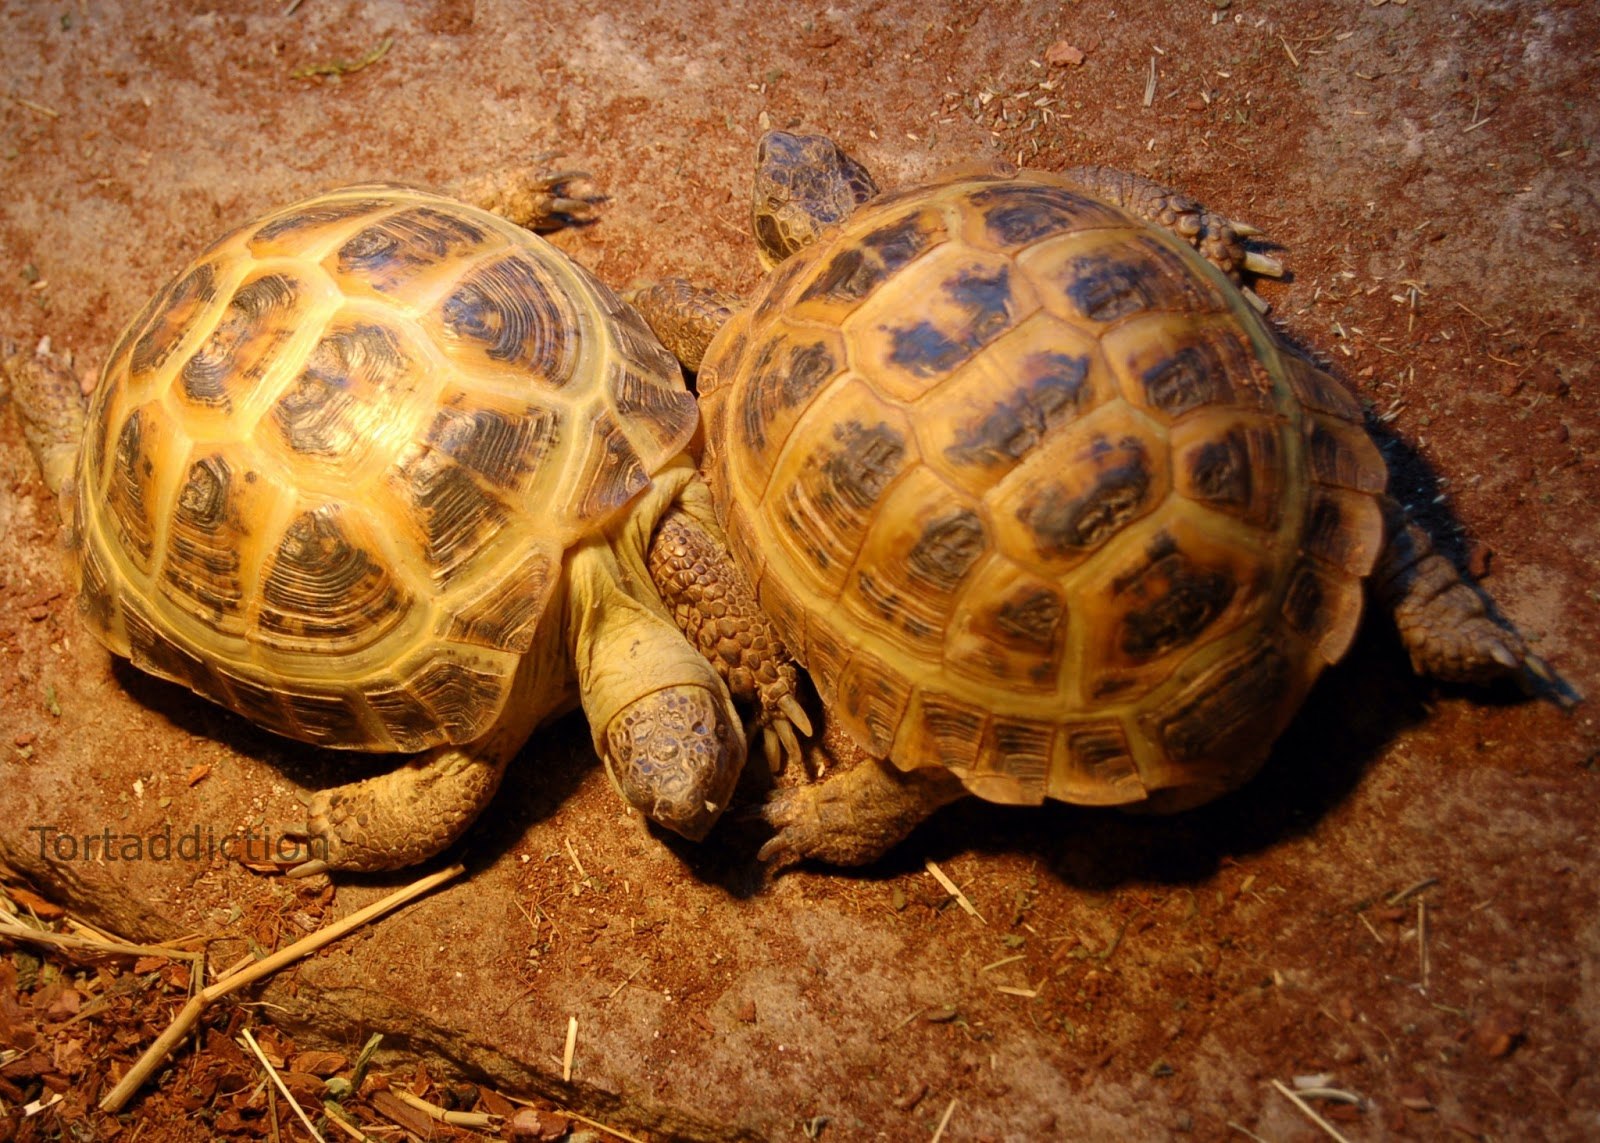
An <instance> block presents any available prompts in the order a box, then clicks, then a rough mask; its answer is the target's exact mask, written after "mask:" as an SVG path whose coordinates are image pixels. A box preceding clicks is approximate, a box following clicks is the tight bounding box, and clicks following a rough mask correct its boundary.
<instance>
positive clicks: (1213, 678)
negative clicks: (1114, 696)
mask: <svg viewBox="0 0 1600 1143" xmlns="http://www.w3.org/2000/svg"><path fill="white" fill-rule="evenodd" d="M1292 670H1293V668H1292V667H1291V665H1290V662H1289V659H1288V657H1287V656H1286V655H1285V654H1284V652H1283V651H1282V650H1280V649H1279V648H1278V647H1277V646H1276V644H1274V643H1272V642H1268V641H1255V642H1252V643H1250V644H1248V645H1246V646H1244V647H1242V648H1239V649H1238V650H1237V651H1235V652H1233V653H1232V654H1230V655H1228V656H1227V657H1225V658H1223V659H1220V660H1218V661H1216V662H1214V663H1212V664H1211V665H1210V666H1209V667H1208V668H1207V669H1205V670H1203V671H1202V672H1200V673H1199V674H1198V675H1196V676H1194V677H1193V678H1190V679H1188V680H1186V682H1185V683H1184V684H1183V685H1182V686H1181V687H1179V688H1178V690H1177V691H1176V692H1175V693H1174V694H1172V695H1171V696H1169V697H1168V698H1166V699H1165V700H1164V701H1162V702H1161V703H1159V704H1157V705H1155V706H1154V707H1152V708H1151V709H1150V710H1149V711H1147V712H1146V713H1145V714H1143V715H1141V717H1140V724H1141V727H1142V729H1143V730H1144V732H1145V734H1146V735H1148V736H1149V737H1150V739H1151V741H1153V742H1155V743H1157V744H1159V745H1160V746H1161V747H1162V748H1163V749H1164V751H1165V753H1166V755H1167V757H1168V758H1170V759H1171V760H1172V761H1173V762H1174V763H1176V764H1178V765H1181V766H1187V767H1191V768H1199V767H1205V766H1208V765H1209V766H1210V767H1212V768H1214V770H1215V771H1216V772H1217V773H1220V774H1221V775H1223V776H1224V784H1225V785H1232V784H1234V782H1233V781H1230V780H1229V779H1235V778H1237V779H1242V778H1243V777H1246V776H1248V774H1249V773H1250V772H1251V771H1252V770H1254V768H1255V767H1256V766H1257V765H1258V764H1259V763H1260V761H1261V759H1262V758H1263V757H1265V755H1266V751H1267V747H1268V746H1270V745H1271V743H1272V740H1273V739H1274V738H1276V737H1277V733H1278V731H1279V730H1281V729H1282V723H1283V721H1285V715H1286V713H1287V712H1286V711H1285V707H1288V708H1289V709H1291V710H1292V709H1293V706H1295V705H1298V698H1299V695H1298V694H1292V693H1291V690H1292V689H1295V688H1292V675H1291V672H1292ZM1290 700H1293V701H1292V702H1291V701H1290ZM1210 776H1212V775H1208V777H1210Z"/></svg>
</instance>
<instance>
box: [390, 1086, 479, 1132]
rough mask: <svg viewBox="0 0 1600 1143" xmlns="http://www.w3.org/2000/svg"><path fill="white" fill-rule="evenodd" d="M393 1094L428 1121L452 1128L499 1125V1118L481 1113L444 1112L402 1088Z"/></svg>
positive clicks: (394, 1089)
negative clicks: (445, 1124)
mask: <svg viewBox="0 0 1600 1143" xmlns="http://www.w3.org/2000/svg"><path fill="white" fill-rule="evenodd" d="M391 1090H393V1092H394V1094H395V1095H396V1096H398V1097H399V1099H400V1102H401V1103H403V1104H406V1105H407V1106H408V1107H414V1108H416V1109H417V1110H418V1111H420V1112H422V1114H424V1115H426V1116H427V1117H428V1118H429V1119H432V1120H434V1121H435V1122H437V1123H448V1124H449V1125H450V1126H452V1127H481V1128H485V1129H490V1128H495V1127H498V1126H499V1125H500V1117H499V1116H497V1115H490V1114H488V1113H487V1112H483V1111H446V1110H445V1109H444V1108H442V1107H440V1106H438V1105H437V1104H432V1103H429V1102H428V1101H427V1100H425V1099H423V1098H422V1097H421V1096H420V1095H412V1094H411V1093H410V1092H409V1091H406V1090H405V1089H404V1088H398V1087H397V1088H393V1089H391Z"/></svg>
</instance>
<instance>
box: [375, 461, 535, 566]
mask: <svg viewBox="0 0 1600 1143" xmlns="http://www.w3.org/2000/svg"><path fill="white" fill-rule="evenodd" d="M401 483H402V486H403V487H404V489H405V493H406V497H407V499H408V500H409V501H410V503H411V508H412V512H413V514H414V515H415V517H416V519H417V520H418V522H419V523H421V525H422V533H423V547H422V553H423V556H424V557H425V558H426V559H427V561H428V567H429V570H430V571H431V572H432V573H433V577H434V581H435V582H437V583H440V584H444V583H448V582H449V581H450V579H451V577H452V576H453V575H455V574H456V572H458V571H459V570H460V569H461V567H462V565H463V564H465V563H467V561H469V560H470V559H471V558H472V557H473V556H475V555H476V554H477V553H478V552H480V551H482V550H483V548H484V547H485V546H486V545H487V544H488V543H489V542H490V541H491V540H493V539H494V537H495V536H496V534H498V533H499V531H500V529H501V528H503V527H504V526H505V523H506V520H507V519H508V518H509V513H508V512H507V511H506V507H505V505H504V504H502V503H501V502H500V501H499V500H496V499H495V498H494V497H492V496H490V495H489V494H488V493H486V492H485V491H484V490H483V489H482V488H479V487H478V484H477V482H476V481H474V480H473V479H472V477H471V476H470V475H469V474H468V473H467V471H466V470H465V469H463V468H461V467H460V466H459V465H457V464H456V463H454V462H453V461H452V460H450V459H449V458H448V457H446V456H441V455H440V454H439V453H437V452H434V451H433V450H432V449H425V450H422V451H420V452H418V453H417V454H416V455H414V456H413V457H411V458H410V459H409V460H408V461H407V462H406V463H405V464H404V465H403V466H402V468H401Z"/></svg>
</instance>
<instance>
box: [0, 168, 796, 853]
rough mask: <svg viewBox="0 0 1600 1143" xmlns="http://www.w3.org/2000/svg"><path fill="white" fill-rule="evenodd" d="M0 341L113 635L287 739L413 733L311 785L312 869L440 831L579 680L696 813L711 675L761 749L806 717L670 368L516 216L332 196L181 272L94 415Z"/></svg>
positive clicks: (424, 849) (637, 800)
mask: <svg viewBox="0 0 1600 1143" xmlns="http://www.w3.org/2000/svg"><path fill="white" fill-rule="evenodd" d="M541 205H542V206H545V207H550V208H554V209H560V208H563V207H566V206H568V205H570V200H567V199H564V198H561V197H560V196H559V195H556V194H553V193H552V194H547V195H546V196H545V198H544V199H542V200H539V201H538V202H536V203H535V206H536V207H538V206H541ZM545 213H548V211H545V212H541V211H540V210H538V209H534V210H531V211H530V210H525V211H524V212H523V214H524V217H523V218H520V219H519V221H520V222H526V223H532V222H539V221H543V219H544V216H545ZM6 364H7V367H8V369H7V371H8V372H9V373H10V374H11V375H12V381H13V386H14V388H15V390H16V392H17V396H18V402H19V406H21V407H22V409H23V412H24V420H25V423H26V427H27V428H28V431H29V436H30V440H31V441H32V442H33V443H34V445H35V451H36V453H37V454H38V455H39V457H40V461H41V466H42V467H43V469H44V470H45V473H46V476H47V479H48V480H49V481H50V483H51V484H52V485H54V486H56V487H57V488H58V489H62V490H64V491H66V492H67V493H69V494H70V493H72V492H73V490H74V489H75V495H68V496H64V497H63V508H64V513H65V515H66V516H67V518H68V531H69V551H70V557H71V559H70V562H71V565H72V568H73V570H74V573H75V578H76V580H77V582H78V584H79V586H80V589H81V591H80V595H79V599H80V610H81V612H82V614H83V616H84V617H85V618H86V620H87V622H88V625H89V627H90V628H91V629H92V630H93V631H94V633H95V634H96V635H98V636H99V637H100V639H102V640H103V641H104V642H105V644H106V645H107V646H108V647H110V649H111V650H112V651H114V652H115V653H117V654H118V655H122V656H126V657H127V658H129V659H131V660H132V661H133V662H134V663H135V664H136V665H137V666H139V667H141V668H143V669H145V670H147V671H149V672H151V673H153V674H156V675H159V676H162V677H164V678H167V679H172V680H175V681H177V682H179V683H182V684H184V685H185V686H188V687H191V688H192V689H194V690H195V691H197V692H198V693H200V694H202V695H204V696H206V697H207V698H210V699H213V700H215V701H216V702H218V703H221V704H222V705H224V706H226V707H229V708H231V709H232V710H235V711H237V712H239V713H240V714H242V715H244V716H246V717H247V718H249V719H251V720H253V721H254V722H256V723H258V724H260V725H261V726H263V727H267V728H269V729H271V730H274V731H277V732H279V733H281V734H284V735H288V736H289V737H291V738H295V739H299V740H301V741H304V742H309V743H316V744H319V745H322V746H329V747H341V748H347V749H351V750H362V751H381V752H400V753H406V754H412V755H414V756H413V757H412V758H410V759H408V760H407V762H406V763H405V764H404V765H402V766H399V767H397V768H395V769H392V770H390V771H389V772H387V773H383V774H380V775H378V776H376V777H372V778H369V779H366V780H363V781H361V782H357V783H354V784H352V785H347V786H340V787H335V788H333V789H330V790H325V791H323V792H322V793H321V794H320V795H318V796H317V797H316V798H315V799H313V800H312V802H311V810H310V816H309V821H308V823H307V827H306V828H307V832H308V833H309V834H310V835H311V836H312V837H313V838H314V839H320V841H321V843H322V844H323V845H326V847H327V848H326V850H323V849H320V848H319V849H317V850H315V851H314V852H316V853H317V855H318V858H319V860H318V861H315V862H311V863H308V866H307V868H312V869H315V868H322V867H323V866H324V865H326V866H332V867H341V868H348V869H377V868H390V867H396V866H400V865H405V864H409V863H412V862H415V861H419V860H422V859H423V858H425V857H427V856H429V855H431V854H433V853H435V852H437V851H439V850H440V849H442V848H444V847H445V846H446V845H448V844H449V843H450V842H452V841H453V840H454V839H455V838H456V837H458V836H459V835H460V834H461V833H462V832H463V831H464V830H465V829H466V827H467V826H468V825H469V824H470V823H471V822H472V820H473V819H474V818H475V817H476V816H477V814H478V812H479V810H480V809H481V808H482V807H483V806H484V805H485V804H486V803H487V801H488V800H489V798H490V797H491V796H492V794H493V793H494V790H495V788H496V786H497V785H498V783H499V781H500V778H501V775H502V774H503V772H504V771H505V768H506V765H507V763H508V761H509V760H510V759H511V758H512V756H513V755H515V754H516V752H517V751H518V749H519V748H520V747H521V746H522V745H523V743H524V742H525V741H526V740H527V738H528V737H529V735H530V734H531V733H532V731H533V730H534V728H535V727H536V726H537V725H538V724H539V723H541V722H542V721H544V720H546V719H547V718H549V717H551V716H552V715H554V714H556V713H558V712H561V711H563V710H565V709H567V708H569V707H571V706H573V705H574V704H575V702H576V701H579V700H581V703H582V706H583V709H584V711H585V714H586V715H587V717H588V719H589V722H590V726H591V728H592V732H593V735H594V741H595V745H596V748H597V749H598V750H599V751H600V753H601V754H602V756H603V757H604V758H605V760H606V763H607V766H608V768H609V770H610V772H611V774H612V776H613V778H614V779H616V781H617V784H618V785H619V786H620V787H621V789H622V791H623V793H624V794H625V795H626V796H627V797H628V799H629V800H630V801H632V802H633V803H634V804H635V805H637V806H638V807H639V808H640V809H641V810H643V811H644V812H645V813H646V814H647V815H648V816H649V817H651V818H653V819H654V820H656V821H658V822H660V823H662V824H664V825H667V826H669V827H671V828H672V829H674V830H677V831H678V832H680V833H682V834H684V835H686V836H689V837H696V838H698V837H700V836H702V835H704V833H705V832H706V831H707V830H708V829H709V828H710V826H711V825H712V823H713V822H715V820H716V818H717V816H718V814H719V813H720V812H721V810H722V809H723V807H724V806H726V804H727V802H728V799H729V797H730V796H731V794H732V789H733V785H734V783H735V780H736V778H737V775H738V771H739V768H740V766H742V764H743V761H744V756H745V738H744V734H743V730H742V727H741V725H740V721H739V719H738V718H737V716H736V714H735V710H734V707H733V706H732V704H731V701H730V697H729V690H730V688H731V690H732V692H733V694H734V695H737V696H739V697H741V698H742V699H749V700H753V701H755V702H756V703H758V704H759V705H760V707H761V710H762V714H761V720H762V722H763V723H764V724H765V727H766V730H767V732H768V733H767V736H766V742H767V747H768V749H769V751H775V750H777V749H780V748H781V746H780V745H779V744H780V742H787V743H788V744H789V745H791V746H793V744H794V741H795V740H794V735H793V731H792V729H791V727H790V723H789V721H788V718H787V716H786V713H785V712H786V711H787V712H788V713H789V714H792V715H794V716H795V717H796V718H798V719H799V720H800V724H801V726H802V727H804V726H805V723H804V718H805V716H804V714H803V712H801V710H800V708H799V707H798V706H797V705H795V702H794V699H793V697H792V695H791V689H790V688H791V686H792V682H793V677H794V676H793V668H792V667H789V666H787V665H786V664H784V663H780V662H779V661H778V659H777V658H776V656H775V651H776V646H775V640H774V639H773V637H772V636H771V633H770V630H769V628H768V625H767V623H766V621H765V619H764V618H763V617H762V616H761V614H760V613H759V611H758V610H757V608H756V605H755V602H754V599H753V596H752V594H751V592H750V589H749V587H748V585H747V583H746V582H745V581H744V580H743V578H742V577H741V576H740V575H739V574H738V573H737V571H735V570H734V569H733V568H732V567H731V565H730V563H729V562H728V560H727V559H726V556H725V552H726V546H727V545H726V541H725V540H724V539H723V538H722V533H721V529H720V527H719V526H718V525H717V523H716V520H715V516H714V513H713V511H712V509H711V506H710V501H709V496H708V495H707V493H706V490H705V486H704V485H703V484H702V483H701V482H700V480H699V478H698V476H697V475H696V473H695V467H694V464H693V462H692V460H691V459H690V458H689V456H688V455H686V453H685V449H686V447H687V446H688V445H689V442H690V440H691V438H692V437H693V435H694V433H695V431H696V427H697V424H698V416H697V411H696V407H695V403H694V399H693V397H692V395H691V394H690V393H689V392H688V391H687V390H686V389H685V387H684V385H683V379H682V375H681V373H680V372H679V369H678V365H677V363H676V362H675V361H674V360H673V359H672V357H671V356H670V355H669V354H668V353H667V352H666V351H665V350H664V349H663V348H662V347H661V346H660V344H659V343H658V342H657V341H656V339H655V338H654V337H653V336H652V334H651V333H650V331H649V329H647V328H646V327H645V325H644V324H643V323H642V322H641V321H640V319H639V317H638V315H637V314H636V313H635V312H634V311H633V309H632V308H631V307H630V306H628V305H627V304H625V303H624V302H622V301H621V300H619V299H618V298H617V297H616V295H615V294H613V293H612V292H611V291H610V290H609V289H607V288H606V287H605V286H604V285H602V284H601V283H600V282H599V281H597V280H596V279H595V278H594V277H593V276H592V275H590V274H589V273H587V272H586V271H585V270H583V269H582V268H581V267H579V266H577V265H576V264H574V263H573V262H572V261H570V260H569V259H567V258H566V257H565V256H564V255H562V254H561V253H560V252H559V251H557V250H556V249H555V248H554V247H553V246H551V245H550V244H548V243H547V242H545V241H544V240H543V239H541V238H539V237H537V236H536V235H534V234H531V233H529V231H528V230H527V229H524V228H523V226H520V225H513V224H512V223H511V222H510V221H507V220H506V219H505V218H501V217H497V216H496V215H493V214H490V213H487V212H486V211H483V210H479V209H476V208H474V207H471V206H466V205H463V204H461V203H459V202H455V201H452V200H450V199H448V198H443V197H439V196H437V195H432V194H428V193H425V192H422V191H418V190H414V189H409V188H404V187H394V186H358V187H351V188H347V189H343V190H338V191H334V192H332V193H329V194H324V195H320V196H318V197H315V198H311V199H308V200H306V201H304V202H299V203H296V204H294V205H293V206H290V207H287V208H285V209H283V210H279V211H277V212H275V213H273V214H270V215H268V216H266V217H265V218H262V219H259V220H257V221H254V222H252V223H250V224H248V225H246V226H244V227H242V228H240V229H238V230H236V231H234V232H233V233H231V234H229V235H227V236H226V237H224V238H222V239H221V240H220V241H218V242H216V243H214V244H213V245H212V246H210V247H209V248H208V249H207V250H206V251H205V252H204V253H202V254H201V255H200V256H199V257H198V258H197V259H195V261H194V262H192V263H191V264H190V265H189V266H188V267H187V268H186V269H184V270H183V271H182V272H180V273H179V274H178V275H177V276H176V277H174V278H173V279H172V280H171V282H170V283H169V284H168V285H167V286H166V287H165V288H164V289H162V290H161V291H160V293H158V294H157V295H156V297H155V298H154V300H152V301H151V302H150V304H149V305H148V306H147V307H146V309H145V311H144V312H143V313H142V314H140V315H139V316H138V317H137V318H136V319H135V320H134V321H133V323H132V324H131V325H130V326H129V327H128V328H127V330H126V332H125V333H124V334H123V335H122V337H121V339H120V341H119V342H118V343H117V345H116V348H115V349H114V351H113V352H112V354H111V357H110V360H109V362H108V363H107V364H106V366H105V369H104V371H103V374H102V376H101V379H100V382H99V386H98V388H97V389H96V390H95V392H94V396H93V400H92V403H91V405H90V408H89V411H88V419H87V426H86V428H85V426H84V421H83V411H82V408H81V402H80V399H79V397H78V394H77V389H76V385H75V384H74V381H73V378H72V377H71V375H70V374H69V373H67V372H66V371H65V370H63V369H61V367H60V366H59V364H57V363H54V362H53V361H52V360H51V359H49V358H48V357H40V356H34V355H29V354H22V353H17V352H15V351H13V352H12V353H11V354H9V355H8V356H7V361H6ZM80 438H81V448H80V447H79V443H78V442H79V439H80ZM686 634H687V636H688V638H686V637H685V635H686Z"/></svg>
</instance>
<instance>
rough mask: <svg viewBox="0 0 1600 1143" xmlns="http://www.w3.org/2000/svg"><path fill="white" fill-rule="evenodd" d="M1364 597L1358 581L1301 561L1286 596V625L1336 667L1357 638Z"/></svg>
mask: <svg viewBox="0 0 1600 1143" xmlns="http://www.w3.org/2000/svg"><path fill="white" fill-rule="evenodd" d="M1363 597H1364V589H1363V587H1362V584H1361V580H1360V579H1359V578H1357V577H1355V576H1352V575H1343V574H1340V573H1339V572H1337V571H1335V570H1333V569H1331V568H1329V567H1327V566H1326V565H1322V564H1319V563H1318V562H1317V561H1316V560H1301V561H1299V562H1298V563H1296V564H1295V567H1294V571H1293V573H1292V574H1291V575H1290V577H1289V586H1288V590H1287V591H1285V592H1284V597H1283V618H1284V622H1285V623H1287V624H1288V625H1289V627H1290V628H1292V629H1293V630H1295V631H1297V632H1299V633H1300V634H1301V635H1302V636H1304V637H1305V638H1306V639H1307V640H1308V641H1309V642H1310V643H1311V644H1312V645H1313V646H1314V647H1315V648H1316V650H1317V654H1318V655H1319V656H1320V657H1321V659H1322V661H1323V662H1324V663H1337V662H1338V661H1339V660H1340V659H1341V658H1343V657H1344V653H1345V652H1346V651H1348V650H1349V649H1350V644H1351V642H1352V641H1353V640H1354V639H1355V637H1356V628H1357V626H1358V625H1359V624H1360V622H1361V609H1362V602H1363Z"/></svg>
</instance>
